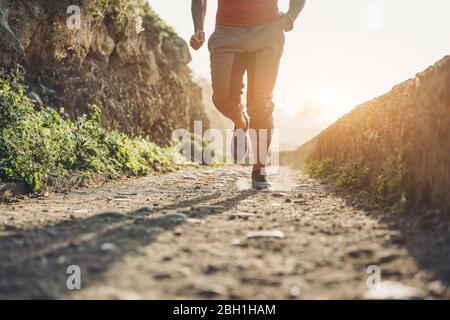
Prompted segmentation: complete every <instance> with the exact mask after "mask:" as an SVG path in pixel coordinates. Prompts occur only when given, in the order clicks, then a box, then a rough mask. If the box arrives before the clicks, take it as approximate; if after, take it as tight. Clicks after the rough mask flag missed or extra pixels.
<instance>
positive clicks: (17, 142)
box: [0, 74, 187, 191]
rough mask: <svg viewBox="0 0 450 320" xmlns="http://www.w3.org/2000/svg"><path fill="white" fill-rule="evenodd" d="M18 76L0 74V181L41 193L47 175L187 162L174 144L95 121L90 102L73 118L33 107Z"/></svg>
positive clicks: (97, 114) (97, 113)
mask: <svg viewBox="0 0 450 320" xmlns="http://www.w3.org/2000/svg"><path fill="white" fill-rule="evenodd" d="M20 81H21V77H20V76H18V75H16V76H14V77H12V78H11V77H7V76H5V75H4V74H0V179H1V181H15V182H24V183H25V184H26V185H27V186H28V187H29V189H30V191H41V190H42V189H43V187H44V186H45V183H46V181H47V180H48V179H49V178H50V177H56V178H59V177H65V176H67V175H70V174H74V173H113V174H129V175H143V174H146V173H148V172H149V171H151V170H152V168H155V167H164V168H168V169H173V168H176V167H177V165H179V164H187V162H186V161H185V160H184V158H183V157H182V155H181V154H180V153H179V151H177V150H179V148H178V147H177V146H171V147H167V148H161V147H159V146H157V145H156V144H154V143H153V142H151V141H150V140H148V139H146V138H142V137H137V138H130V137H128V136H126V135H124V134H122V133H119V132H117V131H109V130H106V129H105V128H104V127H102V125H101V110H100V108H99V107H98V106H95V105H91V106H89V108H88V112H87V113H86V114H83V115H82V116H80V117H79V118H78V119H77V120H76V121H69V120H66V119H64V118H63V116H62V115H61V114H60V113H58V112H57V111H55V110H54V109H52V108H48V107H42V108H39V109H36V108H35V106H34V104H33V102H32V101H31V100H29V99H28V98H27V97H25V96H24V88H23V87H22V86H21V85H20V83H19V82H20Z"/></svg>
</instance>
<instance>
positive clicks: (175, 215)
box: [166, 212, 188, 222]
mask: <svg viewBox="0 0 450 320" xmlns="http://www.w3.org/2000/svg"><path fill="white" fill-rule="evenodd" d="M166 218H167V219H170V220H171V221H173V222H183V221H186V220H187V218H188V217H187V215H185V214H184V213H180V212H171V213H168V214H167V215H166Z"/></svg>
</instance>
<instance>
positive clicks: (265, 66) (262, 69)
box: [247, 47, 282, 171]
mask: <svg viewBox="0 0 450 320" xmlns="http://www.w3.org/2000/svg"><path fill="white" fill-rule="evenodd" d="M281 54H282V49H281V48H280V49H278V48H273V47H266V48H262V49H260V50H258V51H256V52H254V53H251V54H249V56H248V62H247V68H248V69H247V73H248V92H247V112H248V114H249V116H250V128H251V129H254V131H256V137H257V139H256V140H255V139H253V141H252V145H253V154H254V155H255V156H256V164H254V166H253V168H254V171H255V170H258V169H261V168H264V167H265V165H266V163H267V161H268V151H269V148H270V143H271V140H272V130H273V128H274V124H273V109H274V103H273V90H274V88H275V82H276V79H277V76H278V68H279V65H280V58H281Z"/></svg>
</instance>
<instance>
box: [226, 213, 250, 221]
mask: <svg viewBox="0 0 450 320" xmlns="http://www.w3.org/2000/svg"><path fill="white" fill-rule="evenodd" d="M254 216H255V214H254V213H249V212H235V213H231V214H230V215H229V216H228V218H229V219H230V220H232V219H236V218H241V219H248V218H251V217H254Z"/></svg>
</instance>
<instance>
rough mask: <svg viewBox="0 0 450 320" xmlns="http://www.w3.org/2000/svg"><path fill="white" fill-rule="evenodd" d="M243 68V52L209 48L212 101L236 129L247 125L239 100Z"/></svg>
mask: <svg viewBox="0 0 450 320" xmlns="http://www.w3.org/2000/svg"><path fill="white" fill-rule="evenodd" d="M245 70H246V66H245V54H243V53H234V52H228V51H221V50H220V48H215V49H213V50H211V80H212V89H213V102H214V105H215V106H216V108H217V110H219V111H220V112H221V113H222V114H223V115H224V116H225V117H227V118H229V119H230V120H231V121H233V123H234V124H235V127H236V128H237V129H245V128H246V126H247V123H246V120H245V118H244V116H243V111H244V110H243V105H242V101H241V100H242V90H243V89H244V82H243V79H244V74H245Z"/></svg>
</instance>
